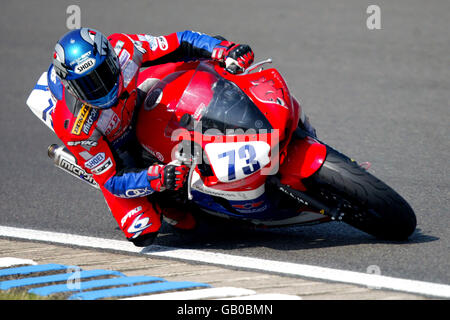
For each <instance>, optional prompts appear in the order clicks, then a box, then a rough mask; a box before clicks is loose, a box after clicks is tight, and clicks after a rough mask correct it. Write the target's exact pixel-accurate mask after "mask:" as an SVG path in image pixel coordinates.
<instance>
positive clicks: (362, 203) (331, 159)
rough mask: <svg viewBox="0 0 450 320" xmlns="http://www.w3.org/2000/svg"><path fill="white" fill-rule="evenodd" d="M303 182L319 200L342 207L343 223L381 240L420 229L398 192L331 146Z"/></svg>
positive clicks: (400, 238) (402, 238)
mask: <svg viewBox="0 0 450 320" xmlns="http://www.w3.org/2000/svg"><path fill="white" fill-rule="evenodd" d="M303 182H304V184H305V186H306V187H307V188H308V193H310V194H311V195H312V196H314V197H315V198H317V200H320V201H322V202H324V203H325V204H327V205H328V206H330V207H336V206H338V205H340V207H341V210H340V211H341V213H343V216H342V221H344V222H346V223H348V224H349V225H351V226H353V227H355V228H357V229H360V230H362V231H364V232H367V233H369V234H371V235H374V236H376V237H377V238H379V239H384V240H394V241H402V240H406V239H407V238H408V237H409V236H410V235H411V234H412V233H413V232H414V230H415V228H416V223H417V222H416V216H415V214H414V211H413V210H412V208H411V207H410V206H409V204H408V203H407V202H406V201H405V200H404V199H403V198H402V197H401V196H400V195H399V194H398V193H397V192H396V191H394V190H393V189H392V188H391V187H389V186H388V185H386V184H385V183H384V182H382V181H381V180H379V179H377V178H376V177H375V176H373V175H372V174H370V173H369V172H367V171H366V170H364V169H363V168H361V167H360V166H359V165H358V164H357V163H356V162H355V161H352V160H351V159H349V158H348V157H347V156H345V155H343V154H342V153H339V152H338V151H336V150H334V149H333V148H331V147H328V146H327V157H326V159H325V161H324V163H323V165H322V167H321V168H320V169H319V170H318V171H317V172H316V173H315V174H314V175H312V176H311V177H309V178H307V179H305V180H304V181H303Z"/></svg>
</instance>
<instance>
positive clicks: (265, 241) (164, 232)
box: [154, 217, 439, 251]
mask: <svg viewBox="0 0 450 320" xmlns="http://www.w3.org/2000/svg"><path fill="white" fill-rule="evenodd" d="M437 240H439V238H438V237H435V236H432V235H427V234H424V233H422V231H421V230H420V229H416V230H415V231H414V233H413V234H412V235H411V236H410V237H409V239H408V240H407V241H386V240H380V239H377V238H375V237H374V236H371V235H369V234H367V233H364V232H362V231H359V230H357V229H355V228H353V227H351V226H349V225H347V224H345V223H342V222H328V223H322V224H316V225H310V226H306V225H304V226H288V227H277V228H263V227H254V226H246V225H244V226H243V225H242V224H241V223H236V222H233V221H228V220H226V219H219V218H211V217H202V218H201V219H198V220H197V228H196V229H195V230H192V231H181V230H176V229H175V228H173V227H172V226H169V225H168V224H166V223H164V224H163V226H162V228H161V231H160V234H159V236H158V238H157V239H156V241H155V243H154V244H157V245H162V246H170V247H177V248H185V249H205V248H206V249H218V250H236V249H245V248H257V247H268V248H271V249H276V250H283V251H289V250H302V249H314V248H329V247H342V246H350V245H360V244H390V245H402V246H407V245H412V244H417V243H426V242H432V241H437Z"/></svg>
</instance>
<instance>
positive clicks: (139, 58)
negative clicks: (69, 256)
mask: <svg viewBox="0 0 450 320" xmlns="http://www.w3.org/2000/svg"><path fill="white" fill-rule="evenodd" d="M108 40H109V42H110V43H111V45H112V47H113V48H114V51H115V53H116V54H117V56H118V58H119V64H120V69H121V76H120V77H121V79H120V81H122V83H123V85H122V88H121V92H120V95H119V101H118V103H117V104H116V105H114V106H113V107H111V108H109V109H97V108H94V107H91V106H89V105H86V104H82V102H81V101H80V100H78V99H76V98H75V97H74V96H73V95H72V94H70V93H69V92H67V90H66V89H65V88H64V87H63V86H62V85H61V83H60V82H59V81H58V79H57V77H56V75H55V73H54V71H53V70H51V69H52V66H51V67H50V70H49V73H48V74H49V81H48V83H49V87H50V91H51V92H52V95H53V97H54V98H55V99H56V100H57V103H56V106H55V108H54V110H53V112H52V120H53V128H54V130H55V133H56V134H57V136H58V137H59V138H60V139H61V140H62V141H63V143H64V144H65V146H66V147H67V148H68V150H69V151H70V152H71V153H72V154H73V155H74V156H75V158H76V160H77V163H78V165H80V166H81V167H82V168H84V169H85V170H86V171H87V172H88V173H92V174H93V178H94V180H95V181H96V182H97V183H98V184H99V186H100V189H101V191H102V192H103V195H104V197H105V200H106V203H107V204H108V207H109V209H110V210H111V212H112V214H113V216H114V218H115V220H116V221H117V223H118V224H119V226H120V228H121V230H122V231H123V232H124V234H125V236H126V238H127V239H128V240H130V241H132V242H133V243H134V244H135V245H137V246H145V245H148V244H150V243H151V242H152V241H153V239H154V238H155V236H156V234H157V232H158V230H159V229H160V227H161V209H160V207H159V205H158V203H157V201H154V200H153V199H152V197H151V196H150V197H148V196H149V195H152V194H153V193H154V192H156V191H163V190H164V188H161V183H163V178H162V173H163V171H162V170H163V169H164V168H163V166H162V165H159V166H157V167H153V168H152V167H151V165H152V163H153V164H155V162H157V160H156V159H153V158H152V157H151V156H149V155H148V154H145V152H144V150H142V148H140V147H139V146H138V143H137V140H136V137H135V133H134V121H135V118H136V115H137V109H138V107H139V104H140V103H141V100H142V96H143V93H142V92H141V90H140V88H138V87H137V78H138V74H139V69H140V68H141V67H147V66H153V65H158V64H163V63H167V62H176V61H180V60H190V59H201V58H206V59H211V58H213V59H223V61H224V62H225V59H224V57H226V56H227V54H228V53H230V52H231V51H233V49H234V48H235V47H236V44H234V43H232V42H228V41H225V40H224V39H223V38H214V37H211V36H208V35H206V34H201V33H198V32H193V31H189V30H186V31H182V32H176V33H172V34H169V35H166V36H158V37H154V36H151V35H148V34H112V35H111V36H109V37H108ZM239 49H240V50H241V51H242V50H243V51H244V54H245V55H246V57H245V59H247V61H246V62H247V63H248V62H249V63H251V62H252V60H253V52H251V49H249V48H248V49H247V50H246V48H245V47H244V49H242V47H239ZM238 53H239V52H238ZM229 56H231V57H232V58H234V61H239V62H240V66H242V64H243V63H242V58H241V57H240V54H238V56H236V51H234V56H233V55H229ZM249 59H250V60H251V61H249ZM244 62H245V61H244ZM144 96H145V92H144ZM149 165H150V169H149ZM178 174H179V175H180V176H182V175H183V174H184V172H181V173H180V172H178ZM155 181H156V183H155ZM155 186H156V187H155Z"/></svg>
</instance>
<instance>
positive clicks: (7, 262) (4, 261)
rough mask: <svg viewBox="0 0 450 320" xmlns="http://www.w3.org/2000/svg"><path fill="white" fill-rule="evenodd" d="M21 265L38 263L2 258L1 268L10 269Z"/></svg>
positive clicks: (0, 260) (0, 261) (0, 259)
mask: <svg viewBox="0 0 450 320" xmlns="http://www.w3.org/2000/svg"><path fill="white" fill-rule="evenodd" d="M21 265H36V262H34V261H33V260H29V259H19V258H11V257H3V258H0V268H10V267H14V266H21Z"/></svg>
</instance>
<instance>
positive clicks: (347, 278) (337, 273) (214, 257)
mask: <svg viewBox="0 0 450 320" xmlns="http://www.w3.org/2000/svg"><path fill="white" fill-rule="evenodd" d="M0 236H3V237H11V238H19V239H27V240H35V241H44V242H51V243H59V244H67V245H73V246H80V247H89V248H97V249H109V250H115V251H123V252H131V253H140V254H143V255H148V256H157V257H163V258H175V259H180V260H185V261H195V262H197V263H198V262H203V263H208V264H214V265H219V266H225V267H237V268H245V269H250V270H255V271H262V272H274V273H278V274H283V275H289V276H299V277H306V278H313V279H319V280H327V281H335V282H344V283H351V284H356V285H362V286H367V287H370V288H376V289H388V290H396V291H403V292H409V293H415V294H421V295H427V296H433V297H439V298H450V286H449V285H444V284H438V283H431V282H424V281H416V280H408V279H400V278H393V277H387V276H381V275H376V274H367V273H360V272H354V271H346V270H338V269H332V268H324V267H317V266H311V265H305V264H296V263H290V262H280V261H273V260H264V259H258V258H248V257H240V256H233V255H228V254H222V253H214V252H206V251H200V250H192V249H177V248H172V247H165V246H158V245H153V246H150V247H147V248H144V249H142V248H138V247H135V246H134V245H133V244H132V243H130V242H128V241H121V240H112V239H102V238H95V237H87V236H79V235H73V234H65V233H56V232H49V231H40V230H31V229H22V228H14V227H5V226H0Z"/></svg>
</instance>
